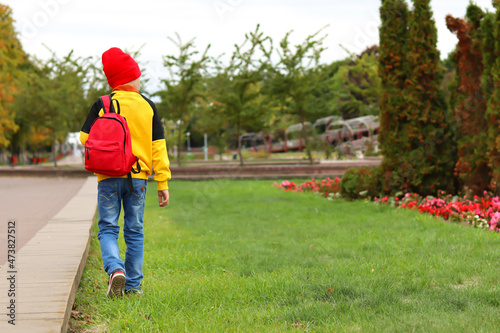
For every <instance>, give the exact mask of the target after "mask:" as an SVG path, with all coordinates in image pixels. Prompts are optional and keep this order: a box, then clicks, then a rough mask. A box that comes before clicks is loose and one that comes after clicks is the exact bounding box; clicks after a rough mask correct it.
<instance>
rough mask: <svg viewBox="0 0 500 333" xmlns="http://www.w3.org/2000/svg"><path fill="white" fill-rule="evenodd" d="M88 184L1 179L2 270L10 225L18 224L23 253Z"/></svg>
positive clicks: (78, 180)
mask: <svg viewBox="0 0 500 333" xmlns="http://www.w3.org/2000/svg"><path fill="white" fill-rule="evenodd" d="M85 181H86V178H70V177H68V178H62V177H59V178H58V177H50V178H49V177H47V178H40V177H5V176H3V177H1V176H0V266H1V265H3V264H4V263H5V262H6V261H7V229H8V225H9V221H12V220H15V221H16V227H15V237H16V238H15V241H16V248H17V250H20V249H21V248H22V246H24V244H26V243H27V242H28V241H29V240H30V239H31V238H32V237H33V236H34V235H35V234H36V233H37V231H38V230H40V229H41V228H43V227H44V226H45V225H46V224H47V222H48V221H49V220H50V219H51V218H52V217H53V216H54V215H56V214H57V213H58V212H59V211H60V210H61V209H62V208H63V207H64V206H65V205H66V203H68V201H69V200H70V199H71V198H72V197H73V196H74V195H75V194H76V193H77V192H78V190H79V189H80V188H81V187H82V185H83V184H84V183H85ZM96 186H97V185H96Z"/></svg>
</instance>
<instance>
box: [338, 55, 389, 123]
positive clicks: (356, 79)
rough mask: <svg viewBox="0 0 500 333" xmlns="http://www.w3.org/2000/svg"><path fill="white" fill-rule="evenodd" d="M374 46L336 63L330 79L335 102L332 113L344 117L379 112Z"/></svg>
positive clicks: (379, 87)
mask: <svg viewBox="0 0 500 333" xmlns="http://www.w3.org/2000/svg"><path fill="white" fill-rule="evenodd" d="M377 65H378V47H377V46H374V47H371V48H369V49H367V50H366V51H365V52H363V53H362V54H360V55H359V56H356V55H352V57H351V59H350V60H349V61H348V62H347V63H345V64H344V65H342V66H340V67H339V69H338V71H337V72H336V73H335V75H334V76H333V78H332V79H331V83H330V90H331V91H332V94H333V97H332V102H333V103H334V105H335V109H334V110H335V111H334V112H333V113H335V114H337V115H341V116H342V118H344V119H351V118H355V117H359V116H365V115H378V114H379V109H380V108H379V99H380V93H381V82H380V81H381V79H380V77H379V75H378V66H377Z"/></svg>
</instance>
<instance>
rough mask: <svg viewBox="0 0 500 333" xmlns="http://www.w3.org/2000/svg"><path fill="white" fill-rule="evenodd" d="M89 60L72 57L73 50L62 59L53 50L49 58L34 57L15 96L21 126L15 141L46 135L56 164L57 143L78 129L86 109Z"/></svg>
mask: <svg viewBox="0 0 500 333" xmlns="http://www.w3.org/2000/svg"><path fill="white" fill-rule="evenodd" d="M88 61H89V59H88V58H86V59H82V58H75V57H74V55H73V51H71V52H70V53H69V54H68V55H67V56H65V57H63V58H61V59H60V58H58V57H57V56H56V54H55V53H54V52H53V53H52V57H51V58H50V59H48V60H38V59H34V60H32V63H33V66H32V67H31V69H30V71H29V72H28V75H26V77H25V78H24V79H23V81H22V86H21V88H20V89H19V92H18V94H17V95H16V100H15V103H14V106H15V109H16V110H17V118H16V119H18V120H19V122H20V123H21V124H22V128H23V133H20V134H22V135H20V136H19V137H18V140H19V141H18V144H19V145H20V146H24V145H26V144H27V143H28V142H29V139H30V138H32V137H30V136H29V135H28V136H26V134H32V135H35V134H36V135H37V136H38V137H48V141H49V142H50V144H51V145H52V154H53V160H54V164H55V166H57V158H56V155H57V145H58V143H62V142H64V140H65V138H66V136H67V134H68V133H69V132H76V131H79V130H80V127H81V124H82V123H83V121H84V119H85V116H86V113H87V112H88V107H89V106H88V103H86V100H85V91H84V87H85V85H86V84H87V73H88V72H87V70H88V67H89V66H88ZM40 133H43V136H41V135H40Z"/></svg>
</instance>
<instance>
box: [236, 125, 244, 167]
mask: <svg viewBox="0 0 500 333" xmlns="http://www.w3.org/2000/svg"><path fill="white" fill-rule="evenodd" d="M237 135H238V156H239V157H240V166H242V165H243V154H242V153H241V126H240V123H239V122H238V126H237Z"/></svg>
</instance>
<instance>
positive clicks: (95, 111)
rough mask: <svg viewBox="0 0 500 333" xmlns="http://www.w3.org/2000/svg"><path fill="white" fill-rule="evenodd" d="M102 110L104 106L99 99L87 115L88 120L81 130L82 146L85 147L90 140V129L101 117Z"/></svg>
mask: <svg viewBox="0 0 500 333" xmlns="http://www.w3.org/2000/svg"><path fill="white" fill-rule="evenodd" d="M102 108H103V106H102V103H101V102H100V100H99V99H98V100H97V101H95V102H94V104H92V107H91V108H90V111H89V114H88V115H87V119H85V122H84V123H83V126H82V129H81V130H80V142H81V143H82V145H84V146H85V142H86V141H87V139H88V138H89V132H90V127H91V126H92V124H93V123H94V120H96V118H97V117H99V112H100V111H101V110H102Z"/></svg>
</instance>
